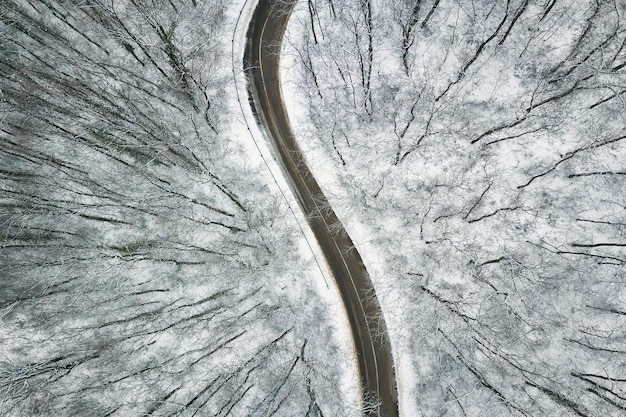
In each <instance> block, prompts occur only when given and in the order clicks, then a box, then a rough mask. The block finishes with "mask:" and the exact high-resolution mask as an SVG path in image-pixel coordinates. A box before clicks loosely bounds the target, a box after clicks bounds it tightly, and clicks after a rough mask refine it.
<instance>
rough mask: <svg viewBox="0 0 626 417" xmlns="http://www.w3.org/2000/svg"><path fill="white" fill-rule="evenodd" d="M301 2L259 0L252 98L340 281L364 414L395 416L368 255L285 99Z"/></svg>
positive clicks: (250, 49) (249, 65)
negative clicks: (290, 35) (283, 66)
mask: <svg viewBox="0 0 626 417" xmlns="http://www.w3.org/2000/svg"><path fill="white" fill-rule="evenodd" d="M296 1H297V0H259V3H258V4H257V7H256V10H255V12H254V15H253V17H252V19H251V21H250V24H249V27H248V33H247V43H246V50H245V55H244V62H243V64H244V71H245V72H246V75H247V78H248V95H249V100H250V104H251V106H252V110H253V112H254V114H255V117H256V118H257V122H258V123H259V124H260V125H261V128H263V129H265V130H266V132H267V136H268V137H269V138H270V140H271V142H272V146H273V147H274V150H275V152H276V154H277V155H278V156H279V162H280V164H281V167H282V169H283V171H284V173H285V174H286V177H287V179H288V181H289V183H290V187H291V189H292V191H293V192H294V193H295V195H296V197H297V199H298V202H299V204H300V206H301V208H302V210H303V211H304V213H305V214H306V217H307V220H308V222H309V225H310V227H311V229H312V230H313V233H314V235H315V237H316V239H317V241H318V242H319V245H320V247H321V249H322V252H323V254H324V256H325V257H326V260H327V262H328V265H329V267H330V269H331V271H332V273H333V276H334V279H335V281H336V283H337V286H338V288H339V292H340V294H341V298H342V300H343V303H344V306H345V308H346V312H347V315H348V320H349V322H350V326H351V330H352V336H353V339H354V345H355V349H356V352H357V355H358V365H359V366H358V368H359V373H360V379H361V386H362V399H363V405H364V413H365V414H366V415H368V416H374V415H376V416H385V417H396V416H398V415H399V414H398V399H397V388H396V379H395V370H394V365H393V358H392V354H391V346H390V343H389V338H388V334H387V330H386V326H385V322H384V319H383V316H382V312H381V309H380V305H379V303H378V299H377V298H376V293H375V291H374V287H373V285H372V282H371V280H370V277H369V275H368V273H367V271H366V269H365V267H364V265H363V262H362V260H361V256H360V255H359V253H358V251H357V250H356V249H355V248H354V244H353V243H352V240H351V239H350V237H349V236H348V234H347V232H346V231H345V229H344V228H343V225H342V224H341V222H340V221H339V219H338V218H337V216H336V214H335V212H334V211H333V210H332V209H331V208H330V205H329V204H328V202H327V200H326V197H325V196H324V194H323V193H322V190H321V188H320V187H319V185H318V183H317V181H316V180H315V178H314V177H313V175H312V173H311V171H310V170H309V168H308V165H307V164H306V161H305V159H304V157H303V155H302V152H301V150H300V147H299V146H298V143H297V142H296V140H295V137H294V135H293V132H292V130H291V125H290V123H289V118H288V115H287V111H286V110H285V106H284V102H283V98H282V93H281V87H280V77H279V73H280V67H279V59H280V52H281V48H282V40H283V36H284V33H285V29H286V27H287V23H288V21H289V17H290V15H291V12H292V11H293V8H294V6H295V4H296Z"/></svg>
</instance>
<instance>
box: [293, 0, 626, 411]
mask: <svg viewBox="0 0 626 417" xmlns="http://www.w3.org/2000/svg"><path fill="white" fill-rule="evenodd" d="M286 45H287V46H286V49H285V57H288V59H287V61H288V62H290V63H291V64H290V65H287V67H286V68H285V72H284V79H285V83H286V84H287V85H288V91H290V92H291V93H290V94H293V95H295V97H294V98H293V99H292V100H295V101H294V102H295V103H296V104H295V105H290V106H289V107H288V108H290V109H294V108H298V109H300V110H299V111H298V112H294V113H293V114H292V119H293V120H294V122H295V125H296V136H297V137H299V138H300V139H301V143H304V144H306V145H304V146H305V148H306V151H305V153H307V152H308V154H307V155H308V156H309V161H310V163H311V165H312V166H313V171H314V173H315V172H317V173H318V174H320V175H321V174H323V173H325V174H327V175H326V177H336V178H338V180H337V181H335V182H334V183H333V184H332V185H331V183H332V181H331V182H326V183H325V182H324V181H321V182H322V185H323V188H324V187H326V190H325V192H327V196H328V197H329V200H330V202H331V204H332V205H333V207H334V208H335V211H336V212H338V214H339V217H340V218H342V219H343V220H344V222H345V225H346V226H347V229H348V232H349V233H351V234H352V233H354V235H352V238H353V239H354V240H355V244H356V245H357V246H359V245H361V247H359V249H360V250H361V253H362V255H363V256H364V259H365V261H366V264H367V266H368V267H369V268H370V272H371V273H372V274H373V280H374V282H375V285H376V289H377V293H378V294H380V295H382V299H383V310H384V313H385V318H386V321H387V323H388V324H389V326H390V328H391V330H392V334H391V340H392V343H394V346H395V352H396V355H397V357H396V359H397V365H398V367H399V368H400V369H401V370H403V373H404V374H408V375H412V377H411V378H408V379H406V380H405V381H403V382H401V389H402V392H401V394H402V395H401V401H402V410H404V411H405V412H406V413H407V415H411V416H494V417H495V416H533V417H535V416H583V417H587V416H589V417H591V416H597V417H603V416H622V415H624V414H626V365H625V364H626V270H625V265H626V162H625V161H626V124H625V122H624V121H625V120H626V2H625V1H624V0H585V1H573V0H484V1H476V0H401V1H394V2H383V1H377V0H344V1H338V0H308V1H306V2H305V1H302V2H300V3H299V5H298V8H297V11H296V13H295V14H294V16H293V17H292V19H291V23H290V27H289V33H288V38H287V43H286ZM294 63H295V65H293V64H294Z"/></svg>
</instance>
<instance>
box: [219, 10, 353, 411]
mask: <svg viewBox="0 0 626 417" xmlns="http://www.w3.org/2000/svg"><path fill="white" fill-rule="evenodd" d="M256 5H257V1H256V0H244V1H240V2H239V5H238V6H233V7H232V8H231V9H230V10H231V11H233V12H234V14H236V15H233V16H229V17H228V21H232V22H233V27H234V30H233V36H232V39H231V44H232V49H231V51H232V56H231V59H232V71H233V85H234V88H235V90H236V91H235V93H234V94H233V95H232V96H233V97H235V98H236V100H237V102H236V103H232V104H231V107H232V108H233V109H234V113H235V114H237V111H240V112H241V113H240V117H238V118H236V119H234V120H233V122H232V124H231V132H232V136H233V138H236V140H237V141H238V143H240V145H241V146H242V147H243V149H244V151H245V155H246V157H247V158H248V159H249V160H250V161H251V162H252V163H254V164H256V165H258V166H263V167H265V168H266V169H267V170H266V172H267V183H268V185H269V186H270V187H273V188H274V191H278V192H279V193H280V194H281V195H282V196H283V197H284V201H285V202H286V204H287V205H288V206H289V207H288V208H287V209H288V210H290V212H291V214H292V215H293V218H294V220H295V222H294V225H297V227H298V228H299V229H300V232H301V235H302V239H300V245H299V248H298V249H299V252H300V255H301V256H302V257H303V258H305V259H307V260H310V261H312V262H313V264H315V265H316V266H317V268H313V267H312V268H311V270H310V271H309V273H310V275H311V280H312V284H313V286H312V287H313V289H314V290H315V291H316V292H317V294H318V295H319V296H320V298H321V299H322V300H323V301H324V302H325V303H326V305H327V306H328V309H329V311H330V316H331V317H334V319H335V321H334V322H333V323H332V325H333V332H334V334H335V337H336V340H337V344H338V345H339V347H340V349H341V351H342V352H345V354H346V355H348V356H349V357H348V358H347V359H349V360H346V361H345V362H344V363H342V364H338V366H341V367H342V373H343V378H342V382H343V383H342V387H339V388H340V389H341V391H342V392H343V397H344V398H345V399H346V401H347V403H348V404H347V405H348V407H349V408H355V409H357V408H359V407H360V400H361V394H360V392H359V391H360V389H359V377H358V371H357V366H356V365H357V360H356V352H355V350H354V345H353V343H352V333H351V329H350V324H349V322H348V317H347V315H346V312H345V309H344V307H343V303H342V302H341V297H340V293H339V288H338V287H337V285H336V283H335V281H334V279H333V278H332V274H331V271H330V269H329V267H328V265H327V263H326V261H325V258H324V255H323V253H322V251H321V248H320V247H319V245H318V243H317V240H316V239H315V236H314V234H313V232H312V230H311V229H310V228H309V226H308V223H307V220H306V218H305V216H304V213H303V212H302V210H300V208H299V205H298V202H297V200H296V198H295V196H294V195H293V193H292V192H291V189H290V186H289V184H288V183H287V180H286V178H285V175H284V174H283V172H282V169H281V167H280V165H279V164H278V162H277V157H276V155H275V152H274V149H273V147H272V146H271V145H270V141H269V139H268V138H267V136H266V134H265V132H263V131H261V130H260V129H259V126H258V125H257V123H256V120H255V116H254V114H253V113H252V109H251V107H250V105H249V103H248V95H247V81H246V76H245V73H244V72H243V70H242V68H243V55H244V51H245V48H246V35H247V30H248V24H249V22H250V19H251V18H252V15H253V13H254V10H255V8H256ZM235 12H236V13H235ZM287 95H288V94H287ZM283 96H285V90H283ZM285 98H286V97H285ZM285 102H286V103H289V101H288V100H285ZM288 108H289V107H288ZM296 290H297V289H296Z"/></svg>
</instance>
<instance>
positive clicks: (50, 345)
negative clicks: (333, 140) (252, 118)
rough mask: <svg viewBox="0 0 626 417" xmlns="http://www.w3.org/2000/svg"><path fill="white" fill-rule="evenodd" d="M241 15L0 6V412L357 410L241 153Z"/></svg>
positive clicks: (272, 207)
mask: <svg viewBox="0 0 626 417" xmlns="http://www.w3.org/2000/svg"><path fill="white" fill-rule="evenodd" d="M244 7H248V6H247V3H246V4H244V3H243V2H236V3H232V4H230V3H228V2H222V1H219V0H211V1H200V0H198V1H196V0H164V1H157V0H155V1H152V0H128V1H118V0H89V1H80V2H75V1H70V0H8V1H2V2H0V74H1V76H0V415H3V416H72V417H74V416H171V415H177V416H209V415H211V416H272V415H274V416H286V415H307V416H321V415H325V416H329V415H346V416H351V415H358V413H359V407H358V406H359V404H358V402H355V400H354V399H353V398H352V397H354V398H356V396H355V395H352V396H350V395H347V394H346V390H344V389H338V388H340V387H343V386H344V385H346V384H345V382H344V379H345V375H346V374H348V375H349V374H350V372H353V371H351V369H352V362H351V360H348V361H346V360H345V358H346V357H348V358H350V357H351V356H350V355H351V352H350V350H349V349H350V347H349V341H343V340H341V339H340V337H339V336H338V335H337V334H338V333H337V328H336V327H337V325H336V323H337V319H336V318H335V317H334V314H336V313H335V311H336V307H333V306H332V305H331V303H330V302H329V301H328V297H327V296H326V297H324V296H322V295H320V294H319V291H318V290H317V287H316V284H315V280H316V279H319V277H318V274H319V272H316V271H317V267H316V266H315V265H314V264H313V263H312V261H311V259H310V258H309V257H307V256H304V255H302V253H301V252H300V251H298V250H293V248H297V247H299V246H300V245H301V241H302V236H301V234H300V232H299V230H298V228H297V227H296V226H295V221H294V219H293V216H292V215H291V214H290V212H289V210H288V208H287V206H286V204H285V202H284V200H283V199H282V198H281V197H280V194H279V192H278V190H277V189H276V188H275V187H274V186H273V184H272V182H271V181H270V178H269V176H268V174H267V172H266V171H265V168H264V167H263V166H262V165H261V164H259V163H258V162H256V159H258V158H256V159H255V158H254V157H253V155H246V152H245V149H246V148H245V146H244V143H245V142H247V141H249V140H250V139H249V138H248V137H245V135H244V134H243V133H242V132H244V133H245V132H246V131H245V129H243V128H242V127H241V126H242V125H243V122H242V120H241V110H240V109H239V107H238V106H237V101H236V98H235V89H234V82H233V68H232V56H231V55H232V54H233V50H232V44H231V43H232V39H233V36H235V35H237V34H234V33H233V31H234V28H235V22H236V19H237V17H238V14H239V12H240V10H241V9H242V8H244ZM237 36H238V35H237ZM235 52H236V51H235ZM333 308H334V309H333ZM348 385H349V384H348Z"/></svg>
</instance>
